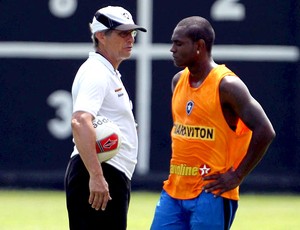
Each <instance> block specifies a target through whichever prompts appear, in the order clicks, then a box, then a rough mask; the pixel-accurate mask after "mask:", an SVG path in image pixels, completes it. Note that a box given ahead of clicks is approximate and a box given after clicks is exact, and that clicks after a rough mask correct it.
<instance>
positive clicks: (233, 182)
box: [203, 168, 242, 196]
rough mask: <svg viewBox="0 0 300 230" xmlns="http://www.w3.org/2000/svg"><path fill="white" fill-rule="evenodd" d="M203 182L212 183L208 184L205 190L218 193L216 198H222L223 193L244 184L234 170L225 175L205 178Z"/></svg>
mask: <svg viewBox="0 0 300 230" xmlns="http://www.w3.org/2000/svg"><path fill="white" fill-rule="evenodd" d="M203 180H205V181H212V182H210V183H208V184H206V185H205V186H204V187H203V190H204V191H205V192H217V193H216V194H215V196H220V195H221V194H222V193H224V192H227V191H229V190H232V189H234V188H236V187H237V186H239V185H240V184H241V183H242V181H241V180H240V178H239V177H238V176H237V174H236V172H235V171H234V169H233V168H230V169H229V170H228V171H227V172H225V173H217V174H212V175H209V176H205V177H203Z"/></svg>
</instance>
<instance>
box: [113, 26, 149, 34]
mask: <svg viewBox="0 0 300 230" xmlns="http://www.w3.org/2000/svg"><path fill="white" fill-rule="evenodd" d="M114 29H116V30H122V31H126V30H140V31H142V32H147V30H146V29H145V28H144V27H141V26H138V25H132V24H123V25H119V26H117V27H115V28H114Z"/></svg>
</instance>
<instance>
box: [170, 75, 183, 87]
mask: <svg viewBox="0 0 300 230" xmlns="http://www.w3.org/2000/svg"><path fill="white" fill-rule="evenodd" d="M182 72H183V71H180V72H178V73H177V74H175V75H174V77H173V79H172V85H171V90H172V92H174V89H175V87H176V85H177V82H178V80H179V78H180V76H181V74H182Z"/></svg>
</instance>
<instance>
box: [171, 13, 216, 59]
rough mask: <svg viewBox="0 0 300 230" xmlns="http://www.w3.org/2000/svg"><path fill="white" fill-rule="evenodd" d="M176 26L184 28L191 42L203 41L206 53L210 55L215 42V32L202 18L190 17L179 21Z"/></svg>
mask: <svg viewBox="0 0 300 230" xmlns="http://www.w3.org/2000/svg"><path fill="white" fill-rule="evenodd" d="M177 26H182V27H185V33H186V36H187V37H188V38H190V39H191V40H192V41H193V42H196V41H199V40H200V39H203V40H204V41H205V45H206V49H207V52H209V53H211V50H212V46H213V44H214V41H215V31H214V29H213V28H212V26H211V24H210V23H209V22H208V21H207V20H206V19H205V18H202V17H199V16H192V17H188V18H185V19H183V20H181V21H180V22H179V23H178V25H177Z"/></svg>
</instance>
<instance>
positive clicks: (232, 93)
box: [203, 76, 275, 195]
mask: <svg viewBox="0 0 300 230" xmlns="http://www.w3.org/2000/svg"><path fill="white" fill-rule="evenodd" d="M220 100H221V104H226V105H228V106H230V108H231V109H232V110H233V111H234V113H235V114H236V116H238V117H239V118H240V119H241V120H242V121H243V122H244V123H245V124H246V125H247V127H248V128H249V129H250V130H252V138H251V141H250V144H249V148H248V150H247V153H246V155H245V157H244V158H243V160H242V161H241V163H240V164H239V166H238V167H237V168H236V169H233V168H231V169H229V170H228V171H227V172H226V173H224V174H215V175H210V176H207V177H205V178H204V180H212V182H210V183H209V184H207V185H206V186H204V188H203V189H204V190H205V191H207V192H213V191H215V190H219V192H218V194H217V195H221V194H222V193H224V192H226V191H228V190H232V189H234V188H235V187H237V186H239V185H240V184H241V183H242V181H243V180H244V179H245V177H246V176H247V175H248V174H249V173H250V172H251V171H252V170H253V169H254V168H255V166H256V165H257V164H258V163H259V162H260V161H261V159H262V158H263V156H264V154H265V152H266V151H267V149H268V147H269V145H270V144H271V142H272V140H273V139H274V138H275V131H274V129H273V127H272V124H271V122H270V121H269V119H268V117H267V115H266V114H265V112H264V110H263V108H262V107H261V105H260V104H259V103H258V102H257V101H256V100H255V99H254V98H253V97H252V96H251V94H250V92H249V90H248V88H247V87H246V85H245V84H244V83H243V82H242V81H241V79H239V78H238V77H234V76H227V77H225V78H224V79H223V80H222V81H221V83H220Z"/></svg>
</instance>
